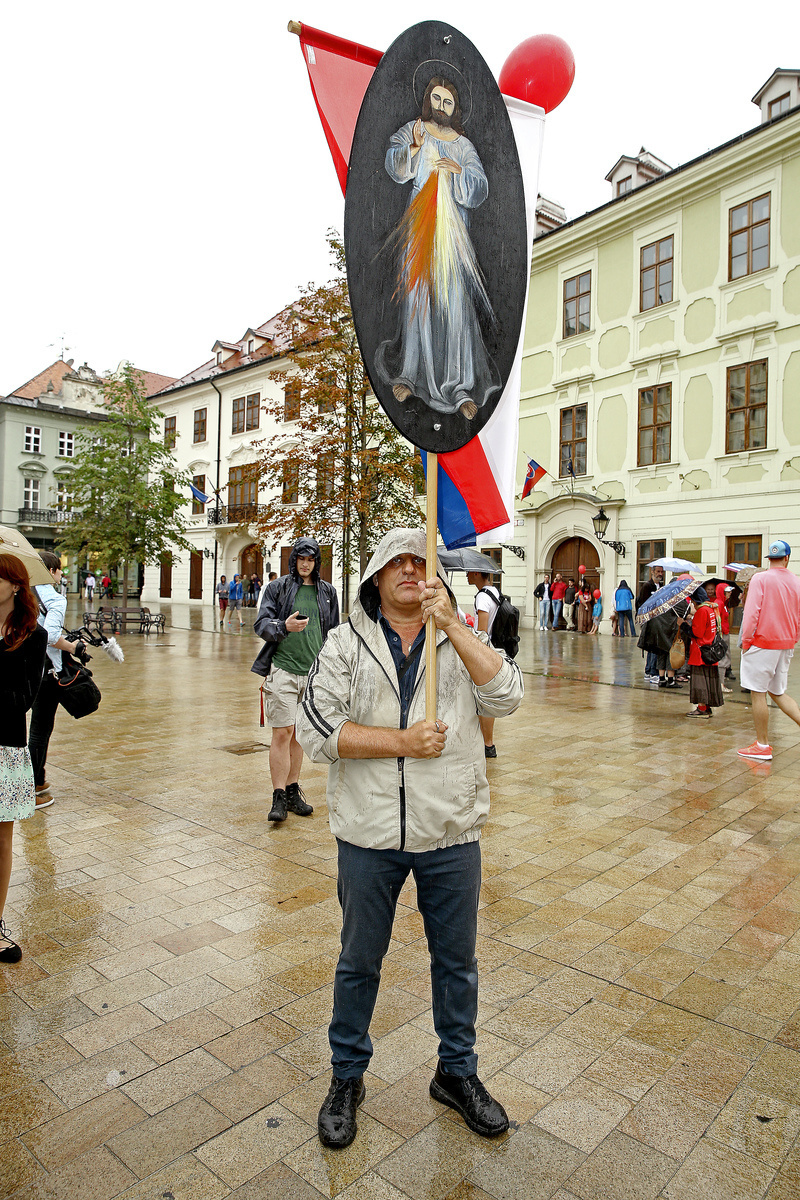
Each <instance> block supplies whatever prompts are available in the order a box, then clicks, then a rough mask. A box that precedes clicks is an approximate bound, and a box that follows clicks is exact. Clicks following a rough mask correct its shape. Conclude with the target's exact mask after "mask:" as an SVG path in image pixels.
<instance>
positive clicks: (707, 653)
mask: <svg viewBox="0 0 800 1200" xmlns="http://www.w3.org/2000/svg"><path fill="white" fill-rule="evenodd" d="M726 650H727V646H726V645H725V643H724V642H723V640H722V635H721V634H720V631H719V624H718V622H717V619H716V617H714V638H713V640H712V642H711V643H710V645H708V646H701V647H700V657H701V658H702V660H703V662H704V663H705V665H706V666H707V667H715V666H716V665H717V663H719V662H722V660H723V658H724V657H725V651H726Z"/></svg>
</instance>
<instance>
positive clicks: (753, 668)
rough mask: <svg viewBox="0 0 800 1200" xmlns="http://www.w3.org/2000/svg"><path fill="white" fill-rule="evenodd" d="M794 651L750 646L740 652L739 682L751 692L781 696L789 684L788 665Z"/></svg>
mask: <svg viewBox="0 0 800 1200" xmlns="http://www.w3.org/2000/svg"><path fill="white" fill-rule="evenodd" d="M793 654H794V650H764V649H763V648H762V647H761V646H751V647H750V649H749V650H743V651H742V657H741V660H740V662H739V682H740V683H741V685H742V687H746V688H749V689H750V691H751V692H771V693H772V695H773V696H782V695H783V693H784V692H785V691H786V686H787V684H788V682H789V663H790V662H791V661H792V655H793Z"/></svg>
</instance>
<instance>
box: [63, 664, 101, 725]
mask: <svg viewBox="0 0 800 1200" xmlns="http://www.w3.org/2000/svg"><path fill="white" fill-rule="evenodd" d="M64 659H66V660H68V661H67V662H66V665H64V666H62V668H61V673H60V674H59V675H57V676H56V683H57V684H58V702H59V704H60V705H61V706H62V708H65V709H66V710H67V712H68V713H69V714H70V716H71V717H74V718H75V720H76V721H77V720H79V719H80V718H81V717H87V716H88V715H89V713H93V712H96V711H97V709H98V708H99V707H100V699H101V697H100V688H99V687H98V686H97V684H96V683H95V682H94V680H93V679H92V672H91V671H90V670H89V669H88V667H84V666H81V664H80V663H78V662H76V661H75V659H74V658H72V657H71V656H70V655H68V654H65V655H64Z"/></svg>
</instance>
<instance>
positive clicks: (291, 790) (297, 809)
mask: <svg viewBox="0 0 800 1200" xmlns="http://www.w3.org/2000/svg"><path fill="white" fill-rule="evenodd" d="M286 807H287V809H288V810H289V812H292V813H297V815H298V817H310V816H311V814H312V813H313V811H314V809H313V808H312V806H311V805H310V804H307V803H306V798H305V796H304V795H303V792H302V789H301V787H300V784H299V783H289V784H287V785H286Z"/></svg>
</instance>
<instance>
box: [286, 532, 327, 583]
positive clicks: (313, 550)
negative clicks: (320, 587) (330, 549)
mask: <svg viewBox="0 0 800 1200" xmlns="http://www.w3.org/2000/svg"><path fill="white" fill-rule="evenodd" d="M300 555H302V556H303V558H309V557H311V555H313V557H314V570H313V571H312V573H311V578H312V580H313V582H314V583H319V578H320V576H319V569H320V567H321V566H322V552H321V550H320V548H319V543H318V542H316V541H315V540H314V538H312V537H299V538H298V539H297V541H296V542H295V544H294V545H293V546H292V549H291V552H290V554H289V571H288V574H289V575H291V576H292V578H293V579H297V580H299V579H300V576H299V575H298V573H297V559H298V558H299V556H300Z"/></svg>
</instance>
